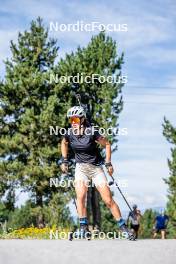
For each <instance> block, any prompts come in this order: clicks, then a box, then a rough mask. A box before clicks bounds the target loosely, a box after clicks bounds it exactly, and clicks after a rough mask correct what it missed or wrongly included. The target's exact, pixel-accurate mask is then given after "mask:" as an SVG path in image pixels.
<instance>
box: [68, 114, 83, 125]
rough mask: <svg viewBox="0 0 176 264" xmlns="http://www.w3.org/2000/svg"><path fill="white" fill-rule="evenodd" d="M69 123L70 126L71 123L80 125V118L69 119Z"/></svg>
mask: <svg viewBox="0 0 176 264" xmlns="http://www.w3.org/2000/svg"><path fill="white" fill-rule="evenodd" d="M69 121H70V123H71V124H72V123H76V124H80V118H79V117H77V116H73V117H70V118H69Z"/></svg>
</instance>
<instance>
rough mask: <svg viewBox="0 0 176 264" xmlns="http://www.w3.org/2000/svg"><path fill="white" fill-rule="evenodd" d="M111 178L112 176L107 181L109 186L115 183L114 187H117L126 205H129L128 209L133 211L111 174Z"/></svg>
mask: <svg viewBox="0 0 176 264" xmlns="http://www.w3.org/2000/svg"><path fill="white" fill-rule="evenodd" d="M111 178H112V181H111V182H109V186H111V185H113V184H115V186H116V187H117V189H118V190H119V192H120V194H121V195H122V197H123V199H124V200H125V202H126V204H127V206H128V207H129V209H130V211H131V212H133V210H132V208H131V206H130V205H129V203H128V201H127V199H126V198H125V196H124V194H123V193H122V191H121V189H120V187H119V185H118V184H117V182H116V181H115V179H114V177H113V176H111Z"/></svg>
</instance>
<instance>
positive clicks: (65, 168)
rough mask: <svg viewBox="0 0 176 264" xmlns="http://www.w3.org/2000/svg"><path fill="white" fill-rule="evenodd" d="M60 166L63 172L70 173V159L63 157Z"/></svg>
mask: <svg viewBox="0 0 176 264" xmlns="http://www.w3.org/2000/svg"><path fill="white" fill-rule="evenodd" d="M60 168H61V171H62V172H63V173H68V169H69V167H68V159H66V158H62V161H61V165H60Z"/></svg>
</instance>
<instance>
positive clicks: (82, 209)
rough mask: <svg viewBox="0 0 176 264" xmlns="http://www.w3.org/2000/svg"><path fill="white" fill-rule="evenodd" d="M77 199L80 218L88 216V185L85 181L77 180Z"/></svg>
mask: <svg viewBox="0 0 176 264" xmlns="http://www.w3.org/2000/svg"><path fill="white" fill-rule="evenodd" d="M75 191H76V200H77V210H78V215H79V218H83V217H86V216H87V212H86V204H85V202H86V195H87V185H86V183H85V182H84V181H81V180H79V181H76V182H75Z"/></svg>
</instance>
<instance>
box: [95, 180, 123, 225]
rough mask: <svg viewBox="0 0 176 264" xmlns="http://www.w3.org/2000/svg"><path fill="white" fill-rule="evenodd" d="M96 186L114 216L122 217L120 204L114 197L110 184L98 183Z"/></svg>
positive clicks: (116, 217) (117, 218)
mask: <svg viewBox="0 0 176 264" xmlns="http://www.w3.org/2000/svg"><path fill="white" fill-rule="evenodd" d="M96 187H97V190H98V191H99V193H100V195H101V197H102V200H103V201H104V202H105V204H106V206H107V207H108V208H109V209H110V210H111V212H112V215H113V216H114V218H115V219H116V220H119V219H120V218H121V212H120V209H119V206H118V205H117V204H116V202H115V201H114V199H113V198H112V194H111V191H110V188H109V186H108V185H107V184H100V185H97V186H96Z"/></svg>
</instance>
